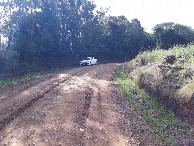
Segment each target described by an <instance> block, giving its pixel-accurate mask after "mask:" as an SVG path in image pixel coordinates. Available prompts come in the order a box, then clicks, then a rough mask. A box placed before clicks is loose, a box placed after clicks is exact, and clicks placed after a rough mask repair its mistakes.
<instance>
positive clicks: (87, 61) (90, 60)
mask: <svg viewBox="0 0 194 146" xmlns="http://www.w3.org/2000/svg"><path fill="white" fill-rule="evenodd" d="M95 64H97V59H95V58H94V57H87V58H86V59H83V60H82V61H80V66H86V65H95Z"/></svg>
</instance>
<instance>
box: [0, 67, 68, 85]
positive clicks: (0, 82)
mask: <svg viewBox="0 0 194 146" xmlns="http://www.w3.org/2000/svg"><path fill="white" fill-rule="evenodd" d="M67 69H72V67H66V68H52V69H51V70H49V71H46V72H29V73H27V74H26V75H25V76H23V77H16V78H11V79H6V80H0V86H6V85H13V84H16V83H18V82H21V81H25V80H26V79H29V78H32V77H37V76H40V75H45V74H48V73H54V72H59V71H62V70H67Z"/></svg>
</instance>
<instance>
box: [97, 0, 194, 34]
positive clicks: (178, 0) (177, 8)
mask: <svg viewBox="0 0 194 146" xmlns="http://www.w3.org/2000/svg"><path fill="white" fill-rule="evenodd" d="M94 2H95V3H96V4H97V6H98V7H100V6H102V7H110V8H111V10H112V12H111V15H116V16H118V15H125V16H126V17H127V18H128V19H129V20H131V19H133V18H137V19H139V20H140V22H141V24H142V26H143V27H144V28H146V29H147V31H149V32H150V31H151V28H153V27H154V26H155V25H156V24H159V23H163V22H175V23H179V24H184V25H187V26H191V27H193V28H194V9H193V6H194V1H193V0H184V1H183V0H94Z"/></svg>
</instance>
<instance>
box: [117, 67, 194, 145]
mask: <svg viewBox="0 0 194 146" xmlns="http://www.w3.org/2000/svg"><path fill="white" fill-rule="evenodd" d="M117 81H118V83H119V85H120V87H121V88H122V90H123V92H124V93H125V94H126V95H127V96H128V98H129V100H130V102H131V103H132V104H133V105H134V106H135V107H136V108H137V109H138V110H139V111H140V112H141V113H142V115H143V116H144V117H145V119H146V120H147V123H148V124H149V125H151V127H152V130H153V131H154V133H155V134H156V135H157V136H158V137H159V139H161V140H162V141H163V142H165V143H166V144H167V145H177V142H176V140H175V138H174V137H173V136H170V133H171V132H172V131H174V132H175V133H177V132H184V133H185V134H191V133H192V132H191V131H190V130H188V129H187V128H185V127H186V125H185V124H184V123H183V122H182V121H180V120H179V119H178V118H176V117H175V116H174V114H173V112H171V111H170V110H168V109H167V108H166V107H164V106H162V105H161V104H159V103H158V102H156V101H155V100H154V99H153V98H151V97H150V96H149V95H148V94H146V93H145V92H144V90H142V89H139V88H138V87H137V86H136V85H135V83H134V82H133V81H132V80H131V79H129V78H128V77H127V75H125V73H124V68H123V67H121V68H120V69H119V71H118V77H117ZM134 95H135V96H136V98H134ZM137 97H138V98H137Z"/></svg>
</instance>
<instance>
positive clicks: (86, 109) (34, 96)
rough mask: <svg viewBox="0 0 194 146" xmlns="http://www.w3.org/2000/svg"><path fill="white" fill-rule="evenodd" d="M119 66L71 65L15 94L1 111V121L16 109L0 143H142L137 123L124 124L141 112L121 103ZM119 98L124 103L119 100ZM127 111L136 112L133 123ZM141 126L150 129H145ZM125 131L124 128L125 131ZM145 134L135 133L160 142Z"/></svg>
mask: <svg viewBox="0 0 194 146" xmlns="http://www.w3.org/2000/svg"><path fill="white" fill-rule="evenodd" d="M119 65H120V64H103V65H98V66H89V67H83V68H79V69H73V70H72V71H68V72H64V73H60V74H58V75H56V76H55V77H53V78H51V79H50V80H49V81H45V82H42V83H40V84H37V85H35V86H32V87H30V88H29V89H28V90H25V91H23V92H22V93H20V94H18V95H16V96H17V97H18V98H20V99H21V101H20V102H21V103H18V102H16V101H15V100H13V101H12V102H11V103H10V104H9V105H7V106H5V109H8V108H9V107H11V105H12V106H13V105H14V103H16V104H18V105H14V106H15V109H13V110H11V112H9V113H8V114H6V113H5V115H4V119H6V118H7V117H9V118H11V114H12V113H14V111H15V112H16V115H15V117H14V118H12V120H10V121H9V122H8V123H6V124H5V125H4V127H5V128H3V126H2V129H1V130H0V145H1V144H2V145H8V146H16V145H21V146H22V145H30V146H32V145H38V146H47V145H48V146H50V145H51V146H52V145H64V146H128V145H130V146H137V145H140V144H141V142H142V141H141V140H139V139H138V138H137V134H135V133H133V131H135V130H136V129H138V131H141V130H142V127H141V126H142V125H141V121H140V122H139V125H135V126H133V127H131V126H130V125H128V124H125V123H123V122H122V121H123V120H125V122H127V120H129V121H128V123H131V122H134V121H135V120H139V118H138V117H141V116H140V115H139V114H138V112H137V111H136V110H134V108H128V109H127V108H126V107H125V106H131V105H130V104H123V103H126V100H127V99H126V98H125V97H124V95H123V93H122V91H121V90H118V88H119V87H118V84H117V82H116V80H115V75H116V70H117V68H118V66H119ZM114 85H115V86H114ZM47 86H48V87H47ZM27 91H31V93H28V92H27ZM26 92H27V93H28V94H27V93H26ZM24 93H26V94H24ZM22 94H23V96H22V97H21V95H22ZM28 95H30V96H28ZM17 97H14V98H13V99H17ZM25 98H27V99H25ZM119 99H121V100H122V102H120V103H118V100H119ZM0 105H1V101H0ZM20 108H21V112H20V111H19V109H20ZM22 108H23V109H22ZM126 109H127V110H129V113H130V114H131V115H132V116H134V118H133V120H132V121H130V119H128V118H127V117H126V116H125V115H124V114H123V112H124V111H125V110H126ZM0 111H2V108H1V107H0ZM19 112H20V113H19ZM135 115H136V116H135ZM0 116H1V115H0ZM143 124H145V123H143ZM138 126H139V127H138ZM145 126H146V127H147V130H148V131H149V127H148V126H147V125H145ZM132 128H134V129H132ZM125 129H128V131H126V132H123V130H125ZM143 130H145V128H143ZM147 133H148V134H150V133H149V132H147ZM147 133H146V132H144V134H142V135H139V137H140V139H144V140H145V139H146V138H149V139H152V141H151V142H149V139H148V140H145V143H144V144H145V145H146V144H147V145H161V143H160V142H159V141H157V139H156V138H155V136H154V134H153V133H151V134H150V135H149V136H147V135H145V134H147Z"/></svg>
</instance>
